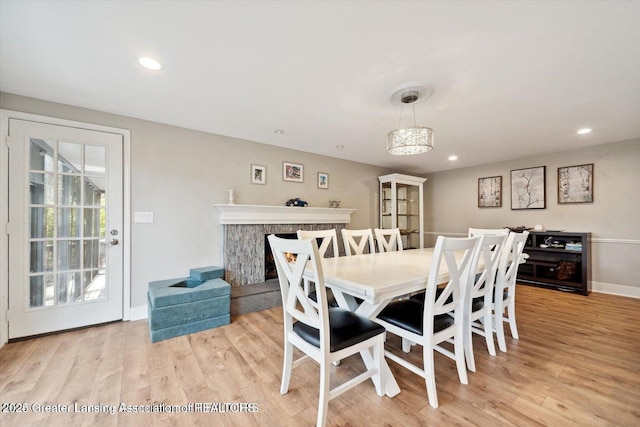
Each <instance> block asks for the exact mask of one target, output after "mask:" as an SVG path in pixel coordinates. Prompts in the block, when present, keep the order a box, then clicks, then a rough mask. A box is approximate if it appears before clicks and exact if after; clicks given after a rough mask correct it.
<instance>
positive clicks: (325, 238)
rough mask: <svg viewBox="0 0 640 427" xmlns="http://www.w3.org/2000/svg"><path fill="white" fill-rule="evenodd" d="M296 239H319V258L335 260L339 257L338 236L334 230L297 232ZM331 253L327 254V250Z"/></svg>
mask: <svg viewBox="0 0 640 427" xmlns="http://www.w3.org/2000/svg"><path fill="white" fill-rule="evenodd" d="M297 235H298V239H321V241H320V244H319V245H318V252H319V253H320V257H321V258H335V257H337V256H339V252H338V251H339V250H338V235H337V233H336V230H335V229H334V228H330V229H329V230H298V232H297ZM329 248H331V252H330V253H328V254H327V252H328V249H329Z"/></svg>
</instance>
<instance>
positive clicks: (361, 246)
mask: <svg viewBox="0 0 640 427" xmlns="http://www.w3.org/2000/svg"><path fill="white" fill-rule="evenodd" d="M341 232H342V242H343V243H344V253H345V255H347V256H351V255H362V254H363V253H365V252H364V250H365V248H366V247H367V244H368V246H369V253H370V254H372V253H374V252H375V251H376V248H375V245H374V243H373V233H372V232H371V229H370V228H366V229H363V230H348V229H346V228H343V229H342V230H341Z"/></svg>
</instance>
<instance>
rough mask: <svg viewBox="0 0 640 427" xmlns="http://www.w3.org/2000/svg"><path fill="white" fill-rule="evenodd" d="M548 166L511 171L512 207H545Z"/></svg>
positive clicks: (514, 208)
mask: <svg viewBox="0 0 640 427" xmlns="http://www.w3.org/2000/svg"><path fill="white" fill-rule="evenodd" d="M546 168H547V167H546V166H537V167H535V168H527V169H515V170H512V171H511V209H513V210H516V209H545V208H546V207H547V202H546V196H545V195H546V191H547V188H546Z"/></svg>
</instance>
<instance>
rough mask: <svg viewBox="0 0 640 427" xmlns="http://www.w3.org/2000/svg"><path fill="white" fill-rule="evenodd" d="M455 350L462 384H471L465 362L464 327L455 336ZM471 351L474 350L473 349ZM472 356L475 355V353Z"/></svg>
mask: <svg viewBox="0 0 640 427" xmlns="http://www.w3.org/2000/svg"><path fill="white" fill-rule="evenodd" d="M453 351H454V353H455V356H456V367H457V368H458V378H460V382H461V383H462V384H469V378H468V377H467V365H466V364H465V362H464V336H463V330H462V328H460V329H459V330H458V332H457V333H456V335H455V337H453ZM471 351H472V352H473V349H472V350H471ZM471 357H473V354H472V356H471ZM474 368H475V367H474Z"/></svg>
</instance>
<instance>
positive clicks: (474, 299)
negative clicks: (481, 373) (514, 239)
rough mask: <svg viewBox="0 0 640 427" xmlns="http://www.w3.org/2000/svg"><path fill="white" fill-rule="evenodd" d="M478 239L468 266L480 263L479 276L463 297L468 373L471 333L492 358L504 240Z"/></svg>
mask: <svg viewBox="0 0 640 427" xmlns="http://www.w3.org/2000/svg"><path fill="white" fill-rule="evenodd" d="M480 238H481V240H480V242H479V243H478V250H477V252H476V256H477V260H472V264H478V262H479V261H482V263H483V267H482V273H480V274H476V275H475V278H474V279H473V280H470V281H469V282H468V286H467V288H466V289H465V290H464V295H463V310H464V351H465V359H466V360H467V368H469V370H470V371H472V372H475V371H476V363H475V358H474V355H473V334H474V333H475V334H478V335H481V336H483V337H484V338H485V341H486V343H487V350H488V351H489V354H490V355H491V356H495V355H496V347H495V344H494V342H493V289H494V283H495V279H496V271H497V269H498V261H499V259H500V254H501V253H502V249H503V248H504V246H505V242H506V240H507V233H504V234H481V235H480Z"/></svg>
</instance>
